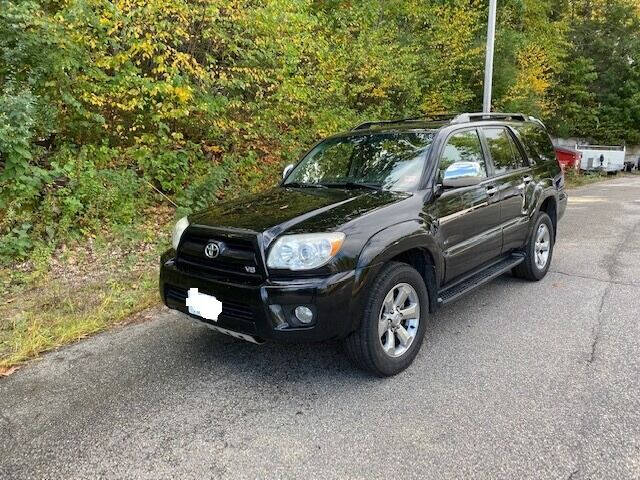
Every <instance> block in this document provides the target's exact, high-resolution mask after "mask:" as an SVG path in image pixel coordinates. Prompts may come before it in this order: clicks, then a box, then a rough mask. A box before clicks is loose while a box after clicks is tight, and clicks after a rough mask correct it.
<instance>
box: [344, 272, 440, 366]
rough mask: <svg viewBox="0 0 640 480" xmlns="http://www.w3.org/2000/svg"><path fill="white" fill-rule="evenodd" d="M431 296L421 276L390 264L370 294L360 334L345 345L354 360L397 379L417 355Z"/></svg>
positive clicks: (352, 337) (350, 338)
mask: <svg viewBox="0 0 640 480" xmlns="http://www.w3.org/2000/svg"><path fill="white" fill-rule="evenodd" d="M428 310H429V294H428V292H427V288H426V286H425V284H424V280H423V279H422V277H421V276H420V274H419V273H418V272H417V271H416V270H415V269H414V268H412V267H410V266H409V265H407V264H404V263H399V262H391V263H389V264H387V265H386V266H385V267H384V268H383V269H382V270H381V272H380V273H379V275H378V277H377V278H376V280H375V281H374V285H373V287H372V288H371V290H370V293H369V296H368V298H367V302H366V305H365V308H364V312H363V316H362V318H361V321H360V326H359V328H358V330H356V331H355V332H353V333H352V334H351V335H349V337H347V338H346V339H345V341H344V343H345V349H346V351H347V354H348V355H349V357H350V358H351V360H352V361H353V362H354V363H355V364H356V365H358V366H359V367H360V368H362V369H364V370H367V371H369V372H371V373H373V374H375V375H378V376H381V377H386V376H391V375H396V374H397V373H400V372H401V371H403V370H404V369H405V368H407V367H408V366H409V365H410V364H411V362H413V359H414V358H415V357H416V355H417V354H418V351H419V350H420V346H421V344H422V341H423V338H424V333H425V329H426V319H427V314H428Z"/></svg>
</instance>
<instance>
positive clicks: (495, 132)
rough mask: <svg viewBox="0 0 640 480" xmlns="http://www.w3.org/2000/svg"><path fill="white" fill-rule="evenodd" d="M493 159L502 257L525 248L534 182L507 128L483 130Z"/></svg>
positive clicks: (523, 157) (521, 153)
mask: <svg viewBox="0 0 640 480" xmlns="http://www.w3.org/2000/svg"><path fill="white" fill-rule="evenodd" d="M480 131H481V133H482V135H483V137H484V141H485V143H486V146H487V150H488V151H489V155H490V157H491V163H492V165H493V169H494V172H493V173H494V182H495V185H496V188H497V189H498V200H499V204H500V227H501V229H502V253H507V252H510V251H512V250H514V249H517V248H520V247H522V245H523V244H524V243H525V239H526V236H527V228H528V220H529V219H528V213H529V212H528V210H529V209H528V207H527V199H528V198H530V195H527V193H528V187H529V185H530V184H531V182H532V180H533V174H532V170H531V166H530V165H529V162H528V160H527V158H526V155H525V154H524V152H523V151H522V149H521V148H520V146H519V144H518V141H517V140H516V137H514V133H513V132H512V131H511V129H510V128H508V127H506V126H495V127H493V126H491V127H483V128H481V129H480Z"/></svg>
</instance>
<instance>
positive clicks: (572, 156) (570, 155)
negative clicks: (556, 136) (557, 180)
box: [555, 147, 582, 171]
mask: <svg viewBox="0 0 640 480" xmlns="http://www.w3.org/2000/svg"><path fill="white" fill-rule="evenodd" d="M555 151H556V157H557V158H558V163H559V164H560V168H562V171H565V170H567V169H568V168H573V169H575V170H579V169H580V161H581V160H582V152H579V151H578V150H574V149H573V148H566V147H555Z"/></svg>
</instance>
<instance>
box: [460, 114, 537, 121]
mask: <svg viewBox="0 0 640 480" xmlns="http://www.w3.org/2000/svg"><path fill="white" fill-rule="evenodd" d="M528 119H529V117H528V116H527V115H524V114H522V113H499V112H490V113H486V112H478V113H461V114H460V115H458V116H457V117H455V118H454V119H453V120H451V123H468V122H477V121H480V120H516V121H519V122H526V121H527V120H528Z"/></svg>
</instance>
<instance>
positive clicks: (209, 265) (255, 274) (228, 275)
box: [176, 229, 264, 283]
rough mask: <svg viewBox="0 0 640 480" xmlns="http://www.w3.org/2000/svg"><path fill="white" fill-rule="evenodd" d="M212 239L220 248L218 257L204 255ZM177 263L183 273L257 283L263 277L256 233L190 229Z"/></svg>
mask: <svg viewBox="0 0 640 480" xmlns="http://www.w3.org/2000/svg"><path fill="white" fill-rule="evenodd" d="M210 242H215V243H216V244H217V245H219V246H220V247H221V248H220V251H219V254H218V256H217V257H216V258H209V257H207V256H206V255H205V248H206V246H207V244H209V243H210ZM176 265H177V267H178V269H180V270H182V271H184V272H187V273H194V274H198V275H201V276H205V277H207V278H214V279H219V280H232V281H241V282H246V283H258V282H260V281H262V280H263V278H264V274H263V268H262V267H261V256H260V251H259V249H258V240H257V237H255V236H244V235H243V236H240V235H234V234H231V233H230V234H217V233H209V232H206V231H205V232H199V231H194V230H192V229H187V231H186V232H185V233H184V238H183V240H182V241H181V242H180V248H179V250H178V255H177V259H176Z"/></svg>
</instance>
